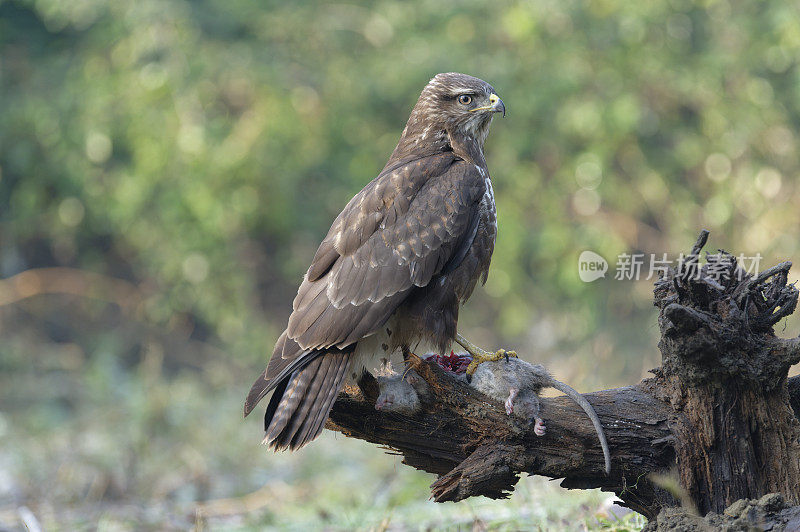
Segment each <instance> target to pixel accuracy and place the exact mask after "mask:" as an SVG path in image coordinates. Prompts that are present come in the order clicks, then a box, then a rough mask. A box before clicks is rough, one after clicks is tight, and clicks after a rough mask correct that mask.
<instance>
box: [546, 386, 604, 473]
mask: <svg viewBox="0 0 800 532" xmlns="http://www.w3.org/2000/svg"><path fill="white" fill-rule="evenodd" d="M550 382H551V384H550V386H552V387H553V388H555V389H556V390H558V391H559V392H562V393H564V394H566V395H567V396H569V398H570V399H572V400H573V401H575V402H576V403H578V405H580V407H581V408H583V411H584V412H586V415H587V416H589V419H591V420H592V425H594V430H596V431H597V437H598V438H600V447H602V448H603V456H604V457H605V459H606V475H608V474H609V473H611V451H609V449H608V442H607V441H606V435H605V432H603V425H602V424H601V423H600V418H599V417H597V412H595V411H594V407H593V406H592V405H591V404H590V403H589V401H587V400H586V398H585V397H584V396H582V395H581V394H580V393H578V391H577V390H575V388H573V387H572V386H569V385H567V384H564V383H563V382H561V381H557V380H555V379H551V381H550Z"/></svg>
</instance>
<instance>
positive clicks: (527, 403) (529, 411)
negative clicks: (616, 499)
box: [471, 358, 611, 474]
mask: <svg viewBox="0 0 800 532" xmlns="http://www.w3.org/2000/svg"><path fill="white" fill-rule="evenodd" d="M471 385H472V387H473V388H475V389H476V390H478V391H479V392H481V393H484V394H486V395H488V396H489V397H492V398H494V399H497V400H498V401H503V402H505V405H506V413H507V414H508V415H511V414H512V413H513V414H517V415H518V416H520V417H523V418H525V419H527V420H528V421H534V422H535V425H534V428H533V431H534V433H535V434H536V435H537V436H544V433H545V426H544V420H543V419H542V418H541V417H539V410H540V402H539V392H541V391H542V388H555V389H556V390H558V391H560V392H562V393H564V394H566V395H567V396H569V398H570V399H572V400H573V401H575V402H576V403H578V405H579V406H580V407H581V408H583V410H584V412H586V415H588V416H589V419H591V420H592V424H593V425H594V428H595V430H596V431H597V437H598V438H599V439H600V446H601V447H602V448H603V456H604V457H605V466H606V474H608V473H610V472H611V453H610V451H609V449H608V442H606V436H605V433H604V432H603V426H602V424H601V423H600V418H599V417H597V413H596V412H595V411H594V408H592V405H591V404H589V401H587V400H586V398H585V397H583V396H582V395H581V394H579V393H578V392H577V391H575V389H574V388H572V387H571V386H568V385H566V384H564V383H563V382H560V381H557V380H556V379H554V378H553V376H552V375H550V373H549V372H548V371H547V370H546V369H545V368H544V366H541V365H539V364H530V363H528V362H525V361H524V360H520V359H519V358H505V359H500V360H497V361H490V362H484V363H482V364H480V365H479V366H478V368H477V369H476V370H475V373H474V374H473V375H472V382H471Z"/></svg>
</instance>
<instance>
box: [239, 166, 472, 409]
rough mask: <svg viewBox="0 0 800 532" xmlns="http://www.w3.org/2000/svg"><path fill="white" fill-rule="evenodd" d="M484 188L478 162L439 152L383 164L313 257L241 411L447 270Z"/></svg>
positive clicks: (467, 237)
mask: <svg viewBox="0 0 800 532" xmlns="http://www.w3.org/2000/svg"><path fill="white" fill-rule="evenodd" d="M485 186H486V184H485V179H484V177H483V176H482V175H481V174H480V173H479V171H478V169H477V168H476V167H475V166H474V165H472V164H469V163H466V162H465V161H462V160H460V159H457V158H455V157H454V156H453V155H452V153H443V154H437V155H434V156H430V157H426V158H422V159H416V160H412V161H409V162H405V163H404V164H400V165H395V166H393V167H389V168H388V169H387V170H385V171H384V172H382V173H381V175H379V176H378V177H377V178H375V179H374V180H373V181H372V182H370V183H369V184H368V185H367V186H366V187H364V189H363V190H361V192H359V193H358V194H357V195H356V196H355V197H354V198H353V199H352V200H350V202H349V203H348V204H347V206H346V207H345V208H344V210H343V211H342V213H341V214H340V215H339V216H338V217H337V218H336V220H335V221H334V222H333V225H332V226H331V229H330V231H329V232H328V235H327V236H326V237H325V239H324V240H323V241H322V243H321V244H320V246H319V249H318V250H317V253H316V255H315V256H314V260H313V261H312V263H311V266H310V267H309V269H308V273H307V274H306V276H305V278H304V279H303V282H302V284H301V285H300V288H299V289H298V292H297V297H295V300H294V303H293V312H292V314H291V316H290V317H289V325H288V327H287V329H286V331H285V332H284V333H283V334H282V335H281V337H280V339H279V340H278V342H277V343H276V345H275V350H274V351H273V354H272V358H271V359H270V361H269V365H268V366H267V369H266V370H265V371H264V373H263V374H262V376H261V377H260V378H259V380H258V381H256V385H254V389H255V388H258V390H257V391H258V393H255V394H253V392H251V395H253V397H252V400H250V399H248V405H247V407H246V411H247V412H249V411H250V410H251V409H252V408H253V407H254V406H255V404H256V403H257V402H258V400H260V399H261V398H262V397H264V395H265V394H266V393H268V392H269V390H271V389H272V388H273V387H274V385H275V383H277V382H279V381H281V380H282V379H283V378H284V377H286V375H288V374H289V373H291V372H292V371H294V370H295V369H296V368H298V367H300V366H302V365H303V364H305V363H308V362H309V361H310V360H311V359H312V358H314V357H316V356H319V355H320V354H321V353H323V352H325V351H326V350H328V351H330V350H331V349H333V350H338V349H347V348H348V346H350V345H352V344H353V343H355V342H357V341H358V340H360V339H361V338H363V337H365V336H368V335H369V334H372V333H374V332H375V331H376V330H378V329H379V328H380V327H381V326H382V325H383V324H384V323H385V322H386V320H387V319H388V318H389V317H390V316H391V314H392V313H393V312H394V311H395V310H396V309H397V307H398V306H399V305H400V304H401V303H402V302H403V300H404V299H405V298H406V296H407V295H408V292H409V291H410V290H411V288H412V287H414V286H425V285H426V284H427V283H428V282H430V280H431V278H433V276H434V275H436V274H438V273H440V272H442V271H443V269H444V268H445V266H447V269H448V270H452V269H453V267H454V266H455V265H453V264H449V262H450V261H451V259H457V260H460V259H462V258H463V257H464V248H468V247H469V246H471V245H472V239H474V238H475V232H474V228H475V223H476V221H477V217H478V216H479V215H480V213H479V202H480V200H481V198H482V196H483V194H484V192H485Z"/></svg>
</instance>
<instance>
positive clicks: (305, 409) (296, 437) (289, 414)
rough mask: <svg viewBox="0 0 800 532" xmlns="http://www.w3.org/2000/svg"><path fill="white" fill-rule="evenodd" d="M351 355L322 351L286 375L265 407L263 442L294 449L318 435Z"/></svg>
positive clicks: (274, 446)
mask: <svg viewBox="0 0 800 532" xmlns="http://www.w3.org/2000/svg"><path fill="white" fill-rule="evenodd" d="M351 358H352V357H351V356H350V353H347V352H338V351H337V352H330V353H324V354H321V355H320V356H317V357H315V358H314V359H313V360H311V361H310V362H309V363H308V364H306V365H305V366H303V367H302V368H300V369H297V370H295V371H294V372H293V373H292V374H291V375H289V376H287V377H286V379H285V380H284V382H281V383H280V384H279V385H278V386H277V388H276V390H275V393H274V394H273V396H272V398H271V400H270V404H269V406H268V407H267V412H266V415H265V417H264V426H265V430H266V437H265V438H264V442H265V443H267V444H269V446H270V447H272V448H274V449H275V450H284V449H291V450H294V449H297V448H299V447H302V446H303V445H305V444H306V443H308V442H310V441H311V440H313V439H314V438H316V437H317V436H319V433H320V432H322V428H323V426H324V425H325V420H326V419H327V418H328V413H329V412H330V410H331V407H332V406H333V401H334V400H335V399H336V396H337V395H338V394H339V390H340V389H341V387H342V384H343V383H344V378H345V376H346V375H347V371H348V369H349V368H350V363H351Z"/></svg>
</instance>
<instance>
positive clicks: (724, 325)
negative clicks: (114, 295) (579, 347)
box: [327, 231, 800, 518]
mask: <svg viewBox="0 0 800 532" xmlns="http://www.w3.org/2000/svg"><path fill="white" fill-rule="evenodd" d="M707 238H708V232H706V231H703V232H702V233H701V234H700V237H699V238H698V241H697V243H696V244H695V246H694V247H693V248H692V251H691V253H689V255H688V256H687V257H686V259H685V260H684V261H682V262H681V263H680V265H679V266H678V268H676V269H674V270H670V271H668V272H667V273H666V274H665V275H664V276H662V278H661V279H660V280H659V281H658V282H657V283H656V287H655V291H654V293H655V305H656V306H657V307H658V308H659V309H660V312H659V326H660V328H661V341H660V342H659V348H660V350H661V354H662V366H661V367H660V368H657V369H655V370H653V373H654V375H655V376H654V377H653V378H650V379H645V380H644V381H642V382H641V383H639V384H636V385H633V386H628V387H624V388H617V389H612V390H604V391H600V392H595V393H591V394H587V395H586V398H587V399H588V400H589V402H591V403H592V405H593V406H594V408H595V410H596V411H597V414H598V415H599V417H600V419H601V421H602V423H603V426H604V428H605V431H606V436H607V438H608V443H609V446H610V448H611V455H612V460H611V465H612V469H611V474H610V475H608V476H606V475H605V474H604V472H603V455H602V451H601V449H600V446H599V444H598V442H597V437H596V434H595V432H594V429H593V427H592V424H591V422H590V421H589V420H588V418H587V417H586V416H585V415H584V413H583V411H582V410H580V408H579V407H578V406H577V405H575V404H574V403H573V402H572V401H571V400H569V399H567V398H566V397H557V398H553V399H544V400H543V405H542V416H543V417H544V418H545V420H546V421H547V435H546V436H544V437H537V436H535V435H534V433H533V427H532V426H528V425H526V424H525V423H523V422H522V421H521V420H519V419H517V418H515V417H509V416H507V415H506V414H505V411H504V409H503V406H502V405H501V404H500V403H498V402H496V401H494V400H492V399H490V398H488V397H486V396H484V395H482V394H481V393H479V392H477V391H475V390H474V389H472V388H470V387H469V386H467V385H466V384H464V383H462V382H460V381H458V380H456V379H454V378H453V377H451V376H450V375H449V374H448V373H447V372H445V371H443V370H442V369H441V368H439V366H438V365H436V364H434V363H428V362H426V361H423V360H421V359H419V358H416V357H414V358H412V360H411V365H412V366H413V368H414V369H415V370H416V371H417V372H418V373H419V374H420V375H421V376H422V377H423V378H424V379H425V380H426V381H427V382H428V383H429V384H430V387H431V391H432V393H431V397H430V398H429V400H428V401H427V402H426V403H425V404H424V405H423V406H424V408H423V411H422V412H421V413H419V414H417V415H415V416H410V417H409V416H403V415H400V414H397V413H386V412H380V411H376V410H375V408H374V402H375V394H376V389H377V387H376V386H375V384H374V382H371V378H370V377H369V376H367V377H366V378H365V379H363V380H362V382H360V383H359V388H355V387H354V388H353V389H348V390H347V391H346V392H345V393H343V394H342V395H341V396H340V397H339V398H338V400H337V402H336V404H335V405H334V408H333V410H332V412H331V416H330V419H329V421H328V424H327V427H328V428H330V429H332V430H336V431H339V432H342V433H343V434H345V435H347V436H351V437H355V438H360V439H363V440H367V441H370V442H373V443H376V444H380V445H383V446H386V447H389V448H390V449H391V450H392V451H393V452H396V453H399V454H402V455H403V456H404V460H403V462H404V463H406V464H408V465H410V466H412V467H415V468H417V469H421V470H424V471H428V472H431V473H435V474H437V475H439V477H438V479H437V480H436V481H435V482H434V483H433V485H432V486H431V488H432V492H433V498H434V499H435V500H436V501H457V500H461V499H464V498H467V497H471V496H474V495H485V496H487V497H491V498H501V497H506V496H508V493H509V492H510V491H511V490H512V489H513V486H514V484H515V483H516V481H517V479H518V477H519V474H520V473H522V472H528V473H531V474H538V475H544V476H548V477H552V478H563V479H564V480H563V481H562V484H561V485H562V486H564V487H568V488H581V489H585V488H595V487H600V488H602V489H604V490H607V491H613V492H614V493H616V494H617V495H618V496H619V497H620V498H621V499H622V500H623V501H624V503H625V504H626V505H628V506H629V507H631V508H633V509H634V510H636V511H638V512H641V513H642V514H644V515H645V516H647V517H648V518H654V517H655V516H656V515H657V514H658V512H659V510H660V509H661V508H662V507H671V506H678V505H680V502H679V501H678V499H676V498H675V493H674V491H673V493H670V492H668V491H667V490H665V489H662V488H660V487H659V486H658V485H657V481H654V479H653V477H651V473H659V474H662V475H663V474H675V471H676V472H677V478H678V480H679V482H680V485H681V487H682V488H683V490H684V492H685V494H686V495H688V498H689V499H690V500H691V502H692V503H693V504H694V506H695V507H696V509H697V510H698V511H699V512H700V513H701V514H703V515H705V514H706V513H708V512H716V513H722V512H723V511H724V510H725V508H726V507H728V506H729V505H730V504H731V503H733V502H734V501H736V500H738V499H744V498H747V499H758V498H759V497H761V496H763V495H765V494H768V493H780V494H781V495H783V497H784V499H785V500H786V501H787V502H788V503H790V504H800V421H798V417H797V413H798V412H800V410H798V407H800V379H798V378H795V379H788V380H787V375H788V370H789V367H790V366H791V365H792V364H795V363H797V362H798V361H799V360H800V339H798V338H794V339H782V338H778V337H776V336H775V334H774V333H773V331H772V327H773V325H775V324H776V323H777V322H778V321H780V320H781V319H782V318H783V317H785V316H788V315H789V314H791V313H792V312H793V311H794V309H795V306H796V304H797V298H798V291H797V289H796V288H795V287H794V285H791V284H787V279H788V271H789V267H790V266H791V264H790V263H788V262H786V263H782V264H779V265H778V266H775V267H773V268H770V269H769V270H766V271H764V272H762V273H760V274H758V275H756V276H753V275H750V274H748V273H746V272H745V271H744V270H743V269H742V268H741V267H740V266H739V265H738V264H737V263H736V260H735V258H734V257H733V256H732V255H730V254H727V253H724V252H720V253H718V254H714V255H708V256H707V262H706V263H705V264H704V265H702V266H701V265H700V260H699V259H700V251H701V249H702V248H703V246H704V245H705V243H706V240H707ZM793 406H794V410H793Z"/></svg>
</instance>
